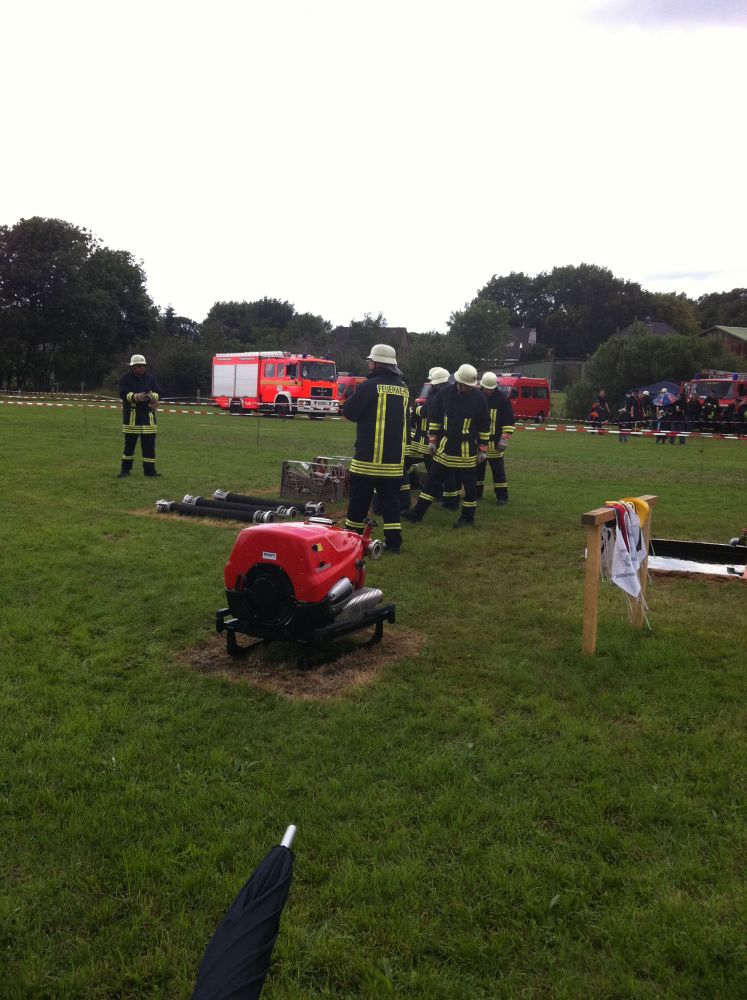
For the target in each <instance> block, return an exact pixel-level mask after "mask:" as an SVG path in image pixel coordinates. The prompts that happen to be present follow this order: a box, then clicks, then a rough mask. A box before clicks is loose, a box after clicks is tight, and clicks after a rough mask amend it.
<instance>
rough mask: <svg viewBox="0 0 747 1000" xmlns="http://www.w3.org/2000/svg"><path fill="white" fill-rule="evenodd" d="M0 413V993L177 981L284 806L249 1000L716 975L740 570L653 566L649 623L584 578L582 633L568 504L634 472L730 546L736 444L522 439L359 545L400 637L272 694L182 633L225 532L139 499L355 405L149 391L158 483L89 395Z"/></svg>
mask: <svg viewBox="0 0 747 1000" xmlns="http://www.w3.org/2000/svg"><path fill="white" fill-rule="evenodd" d="M0 421H2V437H1V440H2V480H3V488H2V491H0V541H1V542H2V550H1V551H2V557H3V570H4V572H3V574H2V578H1V582H0V635H2V650H1V651H0V659H1V661H2V669H1V671H0V712H1V713H2V719H3V724H2V726H1V727H0V787H1V788H2V802H1V803H0V809H1V814H2V819H1V820H0V824H1V826H0V832H1V833H2V844H3V851H2V853H1V854H0V872H1V875H0V880H1V881H0V886H1V888H0V949H2V960H1V961H2V966H3V969H4V971H3V975H2V976H0V996H2V997H3V1000H6V998H7V1000H11V998H12V1000H29V998H34V1000H35V998H47V997H54V998H55V1000H57V998H73V997H75V998H77V997H84V998H97V1000H98V998H112V1000H114V998H117V1000H119V998H140V997H164V998H166V997H168V998H172V997H173V998H177V997H185V996H188V995H189V994H190V990H191V988H192V985H193V983H194V978H195V975H196V971H197V967H198V964H199V961H200V958H201V956H202V952H203V950H204V947H205V945H206V943H207V940H208V939H209V937H210V934H211V933H212V931H213V929H214V928H215V926H216V924H217V922H218V921H219V919H220V918H221V916H222V915H223V913H224V912H225V910H226V909H227V907H228V905H229V904H230V902H231V901H232V899H233V897H234V895H235V893H236V891H237V890H238V888H239V886H240V885H241V883H242V882H243V880H244V879H245V878H246V876H247V875H248V873H249V872H250V871H251V870H252V868H253V867H254V865H255V864H256V863H257V861H258V860H259V859H260V857H261V856H262V855H263V854H264V853H265V852H266V850H267V849H268V848H269V847H270V846H271V844H272V843H273V842H274V841H275V840H276V839H277V838H278V837H279V836H280V835H281V833H282V831H283V830H284V828H285V826H286V825H287V823H289V822H295V823H297V824H298V826H299V836H298V840H297V843H296V855H297V864H296V874H295V878H294V882H293V887H292V889H291V895H290V900H289V903H288V906H287V908H286V911H285V914H284V917H283V923H282V927H281V933H280V938H279V941H278V945H277V947H276V951H275V959H276V961H275V965H274V968H273V971H272V973H271V977H270V980H269V981H268V984H267V986H266V989H265V992H266V995H267V997H268V1000H304V998H308V1000H312V998H325V997H326V998H340V1000H341V998H351V997H356V998H358V997H359V998H370V1000H373V998H380V997H386V996H393V997H403V998H408V1000H409V998H422V1000H461V998H464V1000H474V998H494V997H506V998H513V997H518V996H522V997H537V998H540V997H542V998H544V997H568V998H571V997H573V998H575V997H609V998H623V997H630V998H649V997H650V998H654V997H657V998H658V997H688V998H689V997H702V998H712V997H719V998H724V997H726V998H729V997H734V998H737V997H743V996H744V995H745V994H747V975H746V974H745V967H746V966H745V957H746V956H745V949H744V919H743V918H744V913H745V908H746V903H747V900H746V898H745V896H746V894H745V890H744V879H743V875H744V857H745V847H746V846H747V844H746V843H745V824H744V775H745V773H746V771H745V764H746V763H747V762H746V761H745V751H744V722H745V719H744V693H745V692H744V634H745V629H744V623H745V601H746V600H747V592H746V590H745V586H744V585H743V584H740V583H739V582H737V581H732V582H727V583H720V584H713V583H705V582H696V581H688V580H666V581H664V580H661V579H655V580H653V581H652V583H651V585H650V587H649V604H650V612H649V617H650V621H651V625H652V631H651V632H649V631H647V630H645V631H643V632H635V631H633V630H632V629H631V627H630V624H629V622H628V619H627V609H626V605H625V601H624V597H623V595H622V594H621V593H620V592H619V591H616V590H613V589H611V588H606V587H605V588H603V590H602V597H601V607H600V628H599V645H598V654H597V655H596V656H595V657H593V658H589V657H583V656H581V654H580V640H581V614H582V604H581V601H582V584H583V547H584V532H583V530H582V528H581V525H580V515H581V513H582V512H583V511H585V510H588V509H590V508H593V507H596V506H599V505H600V504H601V503H603V502H604V501H605V500H607V499H613V498H617V497H620V496H624V495H630V494H637V493H654V494H657V495H658V496H659V497H660V500H659V505H658V507H657V508H656V511H655V516H654V533H655V534H659V535H664V536H667V537H681V538H704V539H709V540H713V541H725V540H728V538H730V537H731V536H732V535H734V534H737V533H738V530H739V529H740V528H742V527H743V526H744V525H745V524H746V523H747V517H745V508H744V495H745V484H746V480H747V476H746V475H745V473H746V470H747V445H746V444H744V443H742V442H734V441H715V440H712V441H703V442H699V441H696V440H691V441H689V442H688V444H687V446H686V447H680V446H675V447H665V448H657V447H655V446H654V443H653V441H652V440H632V441H631V442H630V443H629V444H628V445H626V446H624V447H623V446H620V445H619V444H618V443H617V440H616V438H615V437H614V436H609V437H592V436H587V435H574V434H570V433H555V432H543V431H535V432H528V431H519V432H518V433H517V434H516V435H515V436H514V440H513V441H512V443H511V447H510V450H509V453H508V458H507V469H508V475H509V482H510V489H511V502H510V503H509V505H508V506H507V507H505V508H502V509H497V508H496V507H495V506H491V505H488V504H484V505H483V506H481V508H480V510H479V512H478V520H479V525H478V528H477V529H476V531H475V533H474V534H469V535H468V536H467V537H465V536H464V533H463V532H452V531H451V529H450V524H451V521H452V520H453V516H450V515H448V514H447V513H446V512H444V511H442V510H440V509H434V510H432V511H431V512H430V514H429V516H428V518H427V520H426V521H425V522H424V523H423V524H421V525H417V526H414V527H408V528H406V529H405V530H406V536H405V550H404V552H403V555H402V556H401V557H400V558H399V559H394V560H392V559H389V560H387V559H384V560H382V561H381V562H379V563H373V564H370V565H369V582H371V583H372V584H374V585H381V587H382V588H383V590H384V592H385V596H386V598H387V599H388V600H394V601H396V603H397V620H398V622H399V623H401V624H402V625H405V626H408V627H409V628H414V629H419V630H422V631H423V632H425V633H426V634H427V641H426V643H425V645H424V647H423V650H422V652H421V653H420V654H419V655H418V656H417V657H415V658H410V659H403V660H401V661H399V662H395V663H393V664H392V665H391V666H390V667H389V668H388V669H387V670H386V671H385V672H384V673H383V674H382V675H381V676H380V677H379V679H378V680H377V682H376V683H375V684H374V686H372V687H369V688H361V689H359V690H355V691H353V692H352V693H351V694H349V695H348V696H347V697H345V698H343V699H341V700H339V701H336V702H314V701H311V702H300V701H296V702H294V701H290V700H287V699H284V698H280V697H276V696H273V695H269V694H266V693H260V692H259V691H257V690H255V689H254V688H252V687H250V686H248V685H240V684H231V683H229V682H227V681H225V680H220V679H215V678H208V677H205V676H202V675H200V674H198V673H196V672H192V671H190V670H188V669H187V668H185V667H184V666H183V665H181V662H180V661H179V659H178V658H177V654H178V653H179V651H181V650H183V649H185V648H187V647H189V646H191V645H193V644H195V643H198V642H200V641H202V640H204V639H206V638H207V637H208V636H209V635H210V634H211V632H212V629H213V616H214V611H215V609H216V608H218V607H220V606H221V605H222V604H223V603H224V593H223V585H222V570H223V565H224V563H225V561H226V558H227V556H228V553H229V552H230V549H231V547H232V544H233V540H234V538H235V535H236V531H237V526H235V525H231V524H221V525H217V524H213V525H208V524H205V523H202V522H199V521H187V520H175V519H172V518H167V517H162V516H155V515H153V516H142V513H143V512H145V513H150V512H151V511H152V510H153V507H154V503H155V500H156V499H158V498H159V497H161V496H164V497H167V498H169V499H180V498H181V496H182V495H183V494H184V493H187V492H189V493H202V494H206V493H211V492H212V491H213V490H214V489H215V488H218V487H220V488H224V489H233V490H236V491H245V492H249V491H252V490H267V491H269V490H272V489H277V485H278V481H279V467H280V460H281V459H282V458H284V457H289V458H311V457H313V456H314V455H315V454H318V453H322V454H330V453H333V454H345V453H349V451H350V447H351V439H352V429H351V427H350V425H348V424H345V423H344V422H313V423H312V422H309V421H306V420H300V419H299V420H295V421H285V422H283V421H278V420H256V419H241V418H230V417H224V416H218V415H211V416H207V415H204V416H199V417H197V416H176V415H170V414H163V415H162V417H161V418H160V426H161V432H160V434H159V442H158V448H159V462H158V464H159V467H160V468H161V469H162V471H163V472H164V478H163V479H161V480H158V481H157V483H155V484H154V483H152V482H150V481H148V480H145V479H143V478H142V477H141V476H140V475H139V467H140V465H139V462H137V463H136V466H135V472H136V474H135V475H133V476H132V477H131V478H130V479H128V480H117V479H116V478H115V475H116V472H117V470H118V465H119V455H120V448H121V436H120V434H119V417H118V414H117V412H116V411H114V410H100V409H98V408H95V407H88V408H87V409H85V410H84V409H82V408H70V409H42V408H28V409H26V408H20V407H18V408H16V407H9V406H5V407H0ZM258 434H259V437H258ZM395 628H396V626H395Z"/></svg>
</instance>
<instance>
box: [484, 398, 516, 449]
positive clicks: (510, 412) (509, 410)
mask: <svg viewBox="0 0 747 1000" xmlns="http://www.w3.org/2000/svg"><path fill="white" fill-rule="evenodd" d="M485 399H486V401H487V404H488V412H489V414H490V438H489V439H488V458H497V457H498V456H499V455H502V454H503V452H502V451H501V450H500V448H499V447H498V442H499V441H500V439H501V438H502V437H503V435H504V434H506V435H507V436H508V437H510V436H511V435H512V434H513V432H514V430H515V429H516V417H515V416H514V408H513V406H511V400H510V399H509V398H508V396H507V395H506V394H505V392H501V390H500V389H494V390H493V394H492V395H491V396H486V397H485Z"/></svg>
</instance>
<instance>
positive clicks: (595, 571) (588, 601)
mask: <svg viewBox="0 0 747 1000" xmlns="http://www.w3.org/2000/svg"><path fill="white" fill-rule="evenodd" d="M657 499H658V497H655V496H651V495H650V494H645V495H644V496H642V497H641V500H645V501H646V503H647V504H648V505H649V517H648V520H647V521H646V524H645V525H644V526H643V542H644V545H645V547H646V557H645V559H644V560H643V562H642V563H641V566H640V569H639V578H640V581H641V597H642V598H644V597H645V594H646V581H647V578H648V545H649V541H650V539H651V519H652V516H653V508H654V507H655V506H656V501H657ZM615 520H616V514H615V511H614V509H613V508H612V507H597V508H596V509H595V510H587V511H586V513H585V514H582V515H581V524H583V525H584V526H585V528H586V575H585V577H584V631H583V638H582V641H581V652H582V653H588V654H589V655H593V654H594V653H595V652H596V648H597V619H598V617H599V567H600V563H601V557H602V525H604V524H609V523H611V522H613V521H615ZM643 620H644V619H643V604H642V603H641V602H638V601H637V602H636V604H635V606H634V608H633V626H634V627H635V628H641V626H642V625H643Z"/></svg>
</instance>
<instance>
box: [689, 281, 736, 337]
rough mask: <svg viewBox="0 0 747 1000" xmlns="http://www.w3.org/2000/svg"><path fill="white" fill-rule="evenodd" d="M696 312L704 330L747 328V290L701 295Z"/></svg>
mask: <svg viewBox="0 0 747 1000" xmlns="http://www.w3.org/2000/svg"><path fill="white" fill-rule="evenodd" d="M695 312H696V314H697V317H698V320H699V322H700V325H701V326H702V328H703V329H704V330H707V329H708V328H709V327H711V326H747V288H732V290H731V291H730V292H711V293H710V294H709V295H701V296H700V298H699V299H698V301H697V304H696V306H695Z"/></svg>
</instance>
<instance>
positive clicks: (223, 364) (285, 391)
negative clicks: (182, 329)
mask: <svg viewBox="0 0 747 1000" xmlns="http://www.w3.org/2000/svg"><path fill="white" fill-rule="evenodd" d="M213 402H214V403H215V405H216V406H219V407H220V408H221V409H222V410H231V411H232V412H234V413H248V412H252V411H259V412H261V413H278V414H281V415H286V416H289V415H291V414H295V413H308V414H309V416H323V415H324V414H336V413H337V412H338V410H339V404H338V401H337V368H336V366H335V363H334V361H329V360H328V359H327V358H315V357H312V356H311V355H309V354H290V353H289V352H288V351H246V352H241V353H238V354H216V355H214V357H213Z"/></svg>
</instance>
